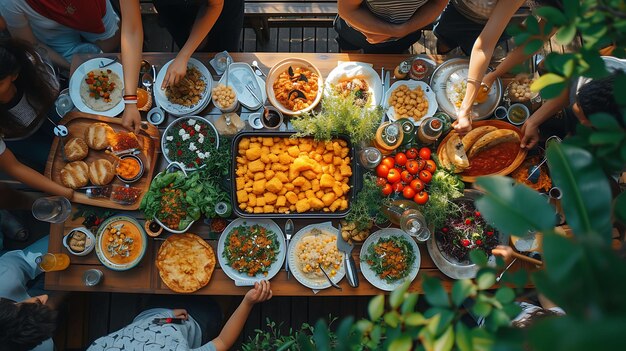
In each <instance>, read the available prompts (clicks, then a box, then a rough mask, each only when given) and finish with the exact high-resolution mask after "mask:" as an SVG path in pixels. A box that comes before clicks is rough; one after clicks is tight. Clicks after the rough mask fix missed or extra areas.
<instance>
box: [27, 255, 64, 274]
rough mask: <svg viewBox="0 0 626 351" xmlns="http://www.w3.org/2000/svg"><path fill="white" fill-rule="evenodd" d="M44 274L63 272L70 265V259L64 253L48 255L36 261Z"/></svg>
mask: <svg viewBox="0 0 626 351" xmlns="http://www.w3.org/2000/svg"><path fill="white" fill-rule="evenodd" d="M35 263H37V266H39V269H41V270H42V271H44V272H54V271H62V270H64V269H66V268H67V267H68V266H69V265H70V257H69V256H68V255H66V254H64V253H46V254H43V255H41V256H39V257H37V258H36V259H35Z"/></svg>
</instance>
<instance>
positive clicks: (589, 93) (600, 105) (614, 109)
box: [576, 75, 624, 127]
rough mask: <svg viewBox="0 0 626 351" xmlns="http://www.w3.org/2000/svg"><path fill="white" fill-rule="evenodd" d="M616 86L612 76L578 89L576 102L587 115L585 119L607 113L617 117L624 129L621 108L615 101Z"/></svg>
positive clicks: (595, 80)
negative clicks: (614, 88)
mask: <svg viewBox="0 0 626 351" xmlns="http://www.w3.org/2000/svg"><path fill="white" fill-rule="evenodd" d="M614 85H615V76H614V75H611V76H608V77H605V78H600V79H594V80H591V81H589V82H588V83H587V84H585V85H583V86H582V87H580V89H578V93H577V94H576V102H577V103H578V107H580V109H581V110H582V111H583V113H584V114H585V117H587V118H589V117H590V116H591V115H593V114H594V113H600V112H603V113H607V114H609V115H612V116H613V117H615V119H616V120H617V121H618V122H619V124H620V125H621V126H622V127H624V121H623V119H622V115H621V112H620V108H619V106H618V104H617V101H615V94H614V92H613V87H614Z"/></svg>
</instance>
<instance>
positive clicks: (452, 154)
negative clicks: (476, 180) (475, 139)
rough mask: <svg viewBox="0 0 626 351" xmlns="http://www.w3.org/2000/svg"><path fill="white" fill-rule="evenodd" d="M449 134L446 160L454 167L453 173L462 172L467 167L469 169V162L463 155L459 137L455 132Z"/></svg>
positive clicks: (463, 151) (463, 150)
mask: <svg viewBox="0 0 626 351" xmlns="http://www.w3.org/2000/svg"><path fill="white" fill-rule="evenodd" d="M451 134H452V135H451V136H450V138H449V139H448V142H447V143H446V151H447V153H448V159H449V160H450V163H451V164H452V165H453V166H454V170H455V172H457V173H458V172H463V171H464V170H465V169H466V168H467V167H469V160H468V159H467V155H466V154H465V149H464V148H463V143H462V142H461V138H459V135H458V134H457V133H455V132H451Z"/></svg>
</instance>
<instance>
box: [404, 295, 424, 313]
mask: <svg viewBox="0 0 626 351" xmlns="http://www.w3.org/2000/svg"><path fill="white" fill-rule="evenodd" d="M418 298H419V294H417V293H410V294H408V295H407V296H406V297H405V298H404V302H403V303H402V307H401V308H400V312H401V313H402V314H407V313H410V312H413V311H414V310H415V305H416V304H417V300H418Z"/></svg>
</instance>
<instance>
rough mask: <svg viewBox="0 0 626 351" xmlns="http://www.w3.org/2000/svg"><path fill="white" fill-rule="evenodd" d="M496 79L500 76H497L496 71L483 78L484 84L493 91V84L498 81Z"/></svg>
mask: <svg viewBox="0 0 626 351" xmlns="http://www.w3.org/2000/svg"><path fill="white" fill-rule="evenodd" d="M496 79H498V76H497V75H496V73H495V72H494V71H491V72H489V73H487V74H485V76H484V77H483V84H485V85H486V86H487V87H489V89H491V86H492V85H493V82H495V81H496ZM489 89H488V90H489Z"/></svg>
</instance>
